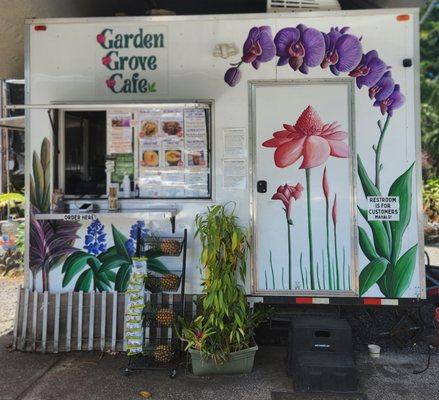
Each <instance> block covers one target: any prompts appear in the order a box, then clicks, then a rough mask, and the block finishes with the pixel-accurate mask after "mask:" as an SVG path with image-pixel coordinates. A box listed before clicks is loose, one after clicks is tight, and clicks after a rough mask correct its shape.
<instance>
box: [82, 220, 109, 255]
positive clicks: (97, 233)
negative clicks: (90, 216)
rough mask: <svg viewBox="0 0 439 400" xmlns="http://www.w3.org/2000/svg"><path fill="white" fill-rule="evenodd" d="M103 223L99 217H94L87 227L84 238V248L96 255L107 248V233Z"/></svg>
mask: <svg viewBox="0 0 439 400" xmlns="http://www.w3.org/2000/svg"><path fill="white" fill-rule="evenodd" d="M104 228H105V227H104V225H103V224H102V222H101V221H99V219H95V220H94V221H93V222H92V223H91V224H90V225H89V226H88V227H87V233H86V235H85V239H84V247H83V248H84V250H87V252H89V253H90V254H94V255H95V256H98V255H99V254H101V253H102V252H104V251H106V250H107V234H106V233H105V232H104Z"/></svg>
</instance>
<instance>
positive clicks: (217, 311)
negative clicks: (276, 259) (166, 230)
mask: <svg viewBox="0 0 439 400" xmlns="http://www.w3.org/2000/svg"><path fill="white" fill-rule="evenodd" d="M231 207H232V205H231V203H228V204H226V205H225V206H223V205H214V206H212V207H209V208H208V210H207V212H206V213H204V214H198V215H197V216H196V218H195V225H196V227H197V231H196V234H195V237H198V238H199V239H200V241H201V244H202V247H203V249H202V252H201V257H200V262H201V265H202V268H203V270H204V277H203V283H202V286H203V296H202V298H201V301H200V307H199V310H200V311H199V313H198V316H197V317H196V318H195V319H194V320H193V321H192V322H190V323H188V322H186V321H185V320H184V319H183V318H180V319H179V326H178V332H179V336H180V338H181V340H182V341H184V342H185V343H186V350H187V349H189V348H193V349H196V350H199V351H200V352H201V353H202V354H203V355H204V356H206V357H208V358H211V359H213V360H214V361H215V362H217V363H221V362H224V361H225V360H227V359H228V357H229V355H230V353H232V352H235V351H239V350H242V349H245V348H248V347H251V346H252V345H253V344H254V340H253V335H254V328H255V327H256V326H257V325H258V324H259V323H260V322H262V321H263V320H264V319H265V318H266V317H267V313H266V312H264V311H258V312H253V311H252V310H251V309H250V308H249V306H248V304H247V300H246V296H245V289H244V287H243V286H242V285H241V284H240V283H239V282H238V281H239V280H241V282H244V280H245V274H246V259H247V251H248V249H249V243H248V240H247V235H246V231H245V230H244V228H242V227H241V226H240V225H239V223H238V217H237V216H236V215H235V211H234V208H231Z"/></svg>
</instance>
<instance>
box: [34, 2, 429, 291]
mask: <svg viewBox="0 0 439 400" xmlns="http://www.w3.org/2000/svg"><path fill="white" fill-rule="evenodd" d="M417 13H418V10H417V9H397V10H364V11H340V12H313V13H294V14H291V13H285V14H252V15H215V16H187V17H186V16H185V17H175V16H170V17H168V16H166V17H117V18H85V19H33V20H27V21H26V23H27V29H26V68H25V69H26V95H27V96H26V103H27V104H29V105H32V104H34V105H35V104H51V103H52V104H53V103H68V104H75V103H78V101H79V102H84V103H91V102H96V101H97V102H105V103H108V102H116V103H124V102H126V101H136V100H137V101H141V102H143V101H144V100H145V96H137V97H136V96H129V97H125V98H120V97H115V96H102V95H100V97H97V96H96V93H95V89H94V85H95V84H96V79H97V76H96V72H95V68H96V67H95V65H96V64H97V61H98V59H97V57H98V55H97V51H96V46H95V42H94V38H95V35H96V33H97V32H98V31H99V28H101V27H104V26H107V25H108V26H112V27H131V28H132V27H138V26H142V27H145V26H148V27H157V26H158V27H163V26H164V27H166V32H167V34H168V36H169V38H173V39H172V40H171V44H170V47H169V49H168V53H167V55H166V61H167V62H166V66H167V67H168V68H169V71H168V73H167V79H169V83H170V84H169V90H168V91H166V92H164V93H156V94H151V95H150V96H149V97H148V98H147V101H148V102H149V101H154V100H156V101H160V102H161V101H173V100H174V101H175V100H179V99H183V98H184V99H188V98H190V99H200V98H213V99H214V100H215V111H214V115H213V118H214V119H215V125H214V145H215V149H214V152H215V153H214V163H215V171H216V176H215V178H216V179H215V182H214V189H215V190H214V192H215V195H214V198H213V200H212V201H201V202H200V201H190V200H182V201H180V200H179V205H180V206H182V208H183V209H182V212H181V213H180V214H179V216H178V219H177V228H178V229H183V228H185V227H188V228H190V229H193V226H192V218H193V215H195V214H196V213H197V212H202V211H204V210H205V207H206V205H209V204H213V203H214V202H224V201H226V200H229V199H232V200H234V201H236V202H237V204H238V207H237V212H238V216H239V217H240V219H241V221H242V222H243V223H244V224H250V223H251V213H250V212H249V209H250V202H251V195H250V191H242V192H237V191H230V190H224V189H223V187H222V180H223V172H224V171H223V168H222V158H223V157H222V150H223V146H224V141H223V135H222V132H223V129H225V128H228V127H245V128H246V129H248V130H249V120H248V118H247V109H248V103H249V98H248V93H247V87H246V85H245V80H248V81H251V80H255V81H256V80H270V79H271V80H272V79H275V80H280V79H292V78H294V79H296V78H297V79H304V78H307V77H306V76H303V75H300V74H293V73H292V71H291V70H290V69H288V67H284V68H283V69H281V68H276V67H275V65H274V64H275V63H274V62H272V63H271V64H270V65H268V64H267V65H263V66H262V67H261V69H260V70H258V71H255V70H251V69H250V68H246V69H245V75H244V81H242V82H241V84H240V85H239V86H237V87H235V88H228V87H227V86H226V85H225V84H224V82H223V80H222V77H223V74H224V72H225V70H226V69H227V68H228V64H229V62H233V61H236V59H239V55H237V56H235V57H232V59H230V60H222V59H214V58H213V56H212V55H211V53H212V51H213V47H214V46H215V44H218V43H229V42H231V43H235V44H236V45H237V46H238V47H240V46H241V44H242V42H243V41H244V40H245V37H246V35H247V32H248V30H249V29H250V28H251V27H252V26H261V25H267V24H268V25H270V26H271V27H272V30H273V32H276V31H277V30H278V29H279V28H280V27H283V26H295V25H297V24H298V23H305V24H307V25H309V26H313V27H316V28H317V29H321V30H322V31H326V30H328V29H329V28H330V27H331V26H336V25H339V26H345V25H348V26H351V32H352V33H354V34H356V35H357V36H361V35H362V36H363V40H362V41H363V45H364V48H365V49H367V50H369V49H372V48H376V49H377V50H378V51H379V52H380V55H381V56H382V58H383V59H384V60H385V61H386V62H387V63H388V64H390V65H392V66H393V72H394V75H395V77H396V80H397V81H398V82H400V83H401V84H402V86H403V88H402V90H403V91H404V92H405V94H406V95H407V104H406V106H405V108H404V111H402V113H404V112H405V118H406V119H405V121H404V122H402V121H401V122H399V124H400V125H399V128H398V129H397V128H394V130H395V131H403V132H405V135H406V141H405V142H404V143H402V142H403V141H401V144H405V145H406V146H405V147H404V149H403V152H404V156H405V158H404V157H402V159H406V160H408V158H411V159H414V158H416V157H414V156H415V154H416V155H419V143H420V130H419V82H418V81H417V78H415V73H416V72H418V71H419V48H418V43H417V38H418V34H417V31H418V18H417ZM402 14H406V15H408V16H409V17H410V21H409V22H405V25H404V27H403V28H401V27H402V26H403V25H402V24H403V23H399V24H396V23H394V21H395V18H396V16H397V15H402ZM194 22H196V23H194ZM39 24H44V25H46V26H47V31H35V30H34V27H35V26H36V25H39ZM401 35H402V36H404V35H405V36H406V37H409V38H412V39H413V40H411V41H410V42H409V43H407V42H406V43H401V41H399V42H396V41H395V38H397V37H398V38H400V37H401ZM182 44H184V45H183V46H182ZM72 54H73V56H72ZM99 56H100V53H99ZM406 57H408V58H413V61H414V67H413V68H412V70H407V69H405V70H403V69H402V67H401V66H400V62H401V60H402V58H406ZM309 77H311V78H313V79H325V78H328V72H327V71H320V70H319V71H312V72H311V73H310V75H309ZM404 77H406V79H405V82H404V79H403V78H404ZM404 86H405V87H404ZM360 96H361V97H367V95H365V93H363V94H362V95H358V94H357V97H360ZM361 102H363V104H364V99H363V100H361V101H360V103H361ZM363 104H359V106H358V107H359V108H358V109H357V111H356V114H357V115H358V112H359V111H360V114H363V108H364V105H363ZM369 107H370V104H369ZM367 112H369V111H367ZM26 114H27V119H26V128H27V129H26V132H27V146H26V151H27V156H26V163H27V164H26V170H27V171H28V174H27V177H26V178H27V181H26V196H29V178H28V175H29V172H31V161H30V160H31V155H32V152H33V151H34V150H37V151H38V149H39V146H40V142H41V140H42V137H43V136H42V135H46V136H50V135H51V133H50V132H51V130H50V126H49V122H48V119H47V116H46V115H45V111H43V110H35V109H33V110H27V111H26ZM377 115H378V114H377ZM367 119H368V118H366V117H365V118H364V119H363V120H362V121H358V124H360V125H361V124H362V123H365V122H364V121H367ZM375 119H376V117H375ZM357 129H358V127H357ZM31 131H32V134H31ZM43 132H45V133H43ZM410 135H412V136H410ZM415 137H416V142H417V144H416V147H417V149H416V151H413V148H412V147H411V146H410V145H409V143H408V142H407V141H408V140H410V141H411V140H413V139H414V138H415ZM250 139H252V138H250ZM250 143H251V142H250V141H249V145H250ZM397 144H398V145H399V144H400V143H393V145H394V146H396V145H397ZM361 146H369V145H368V144H367V143H362V144H361ZM413 147H414V146H413ZM395 150H396V149H395ZM396 153H397V152H396ZM417 158H418V160H417V165H416V176H417V178H416V184H417V185H416V186H417V190H416V192H417V193H416V198H417V202H418V204H417V207H414V208H413V209H414V210H416V209H417V213H418V220H417V221H415V223H413V221H412V223H411V225H410V226H411V228H410V232H411V234H410V235H412V237H413V232H416V240H417V241H418V243H419V247H418V256H419V263H418V265H417V271H416V273H415V274H414V278H413V282H412V285H411V286H410V290H409V292H408V293H407V294H406V295H405V296H404V297H411V298H416V297H421V298H423V297H425V284H424V281H425V279H424V271H423V261H422V257H423V256H422V255H423V240H422V239H423V238H422V214H421V211H420V210H421V207H420V205H421V197H420V195H421V190H420V188H421V179H420V177H421V175H420V164H419V157H417ZM395 159H396V161H398V156H397V154H396V155H395ZM248 162H249V165H251V162H252V160H251V159H249V160H248ZM398 162H399V161H398ZM250 174H251V170H249V176H248V182H250V181H251V178H252V177H251V175H250ZM28 198H29V197H28ZM157 203H158V204H163V202H157ZM168 203H169V202H168ZM26 216H27V218H29V208H28V207H27V209H26ZM416 225H417V226H416ZM26 240H27V243H29V232H28V231H27V232H26ZM190 247H191V248H192V250H193V251H192V254H191V257H190V260H189V261H190V262H189V269H188V282H189V285H188V286H189V288H188V291H189V292H192V293H197V292H199V290H200V286H199V284H200V277H199V274H198V271H197V268H196V266H197V258H198V254H199V252H200V247H199V244H198V243H196V242H195V241H193V240H192V241H191V243H190ZM28 261H29V260H28V255H26V264H27V265H28ZM361 266H363V264H361ZM253 267H255V266H253V265H252V268H253ZM52 274H53V275H52V276H51V283H53V287H54V289H53V290H58V289H60V290H61V289H62V290H71V288H70V287H66V288H61V287H60V286H59V282H60V280H61V274H60V268H55V269H54V270H53V271H52ZM27 277H28V278H27V280H26V286H27V287H30V286H31V282H32V278H31V276H30V274H29V271H28V272H27ZM39 279H40V277H39V275H37V279H36V280H37V287H36V288H37V289H40V287H39V283H38V280H39ZM247 290H248V291H249V292H252V293H255V292H254V290H253V289H252V287H251V285H250V272H249V273H248V279H247ZM258 294H260V293H259V292H258ZM266 294H267V295H274V294H275V293H266ZM324 295H326V293H317V292H316V296H324ZM368 295H369V296H370V297H381V296H382V295H381V294H380V293H379V291H377V290H371V292H370V293H368Z"/></svg>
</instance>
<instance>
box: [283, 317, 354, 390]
mask: <svg viewBox="0 0 439 400" xmlns="http://www.w3.org/2000/svg"><path fill="white" fill-rule="evenodd" d="M287 360H288V361H287V368H288V374H289V375H292V376H293V379H294V388H295V390H298V391H302V392H303V391H333V392H354V391H356V390H357V389H358V376H357V370H356V367H355V363H354V357H353V345H352V330H351V327H350V326H349V324H348V323H347V321H345V320H343V319H339V318H334V317H325V316H301V317H293V318H292V320H291V325H290V330H289V345H288V357H287Z"/></svg>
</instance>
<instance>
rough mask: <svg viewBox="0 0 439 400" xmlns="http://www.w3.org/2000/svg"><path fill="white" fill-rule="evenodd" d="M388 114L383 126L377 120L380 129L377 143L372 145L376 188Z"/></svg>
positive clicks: (381, 167) (378, 180)
mask: <svg viewBox="0 0 439 400" xmlns="http://www.w3.org/2000/svg"><path fill="white" fill-rule="evenodd" d="M390 118H391V116H390V114H387V118H386V121H385V122H384V126H382V124H381V121H378V128H379V129H380V138H379V140H378V145H377V146H376V147H375V145H374V146H373V147H372V148H373V150H374V152H375V186H376V187H377V189H378V190H379V189H380V172H381V170H382V169H383V164H381V161H380V158H381V149H382V146H383V141H384V136H385V134H386V131H387V127H388V126H389V122H390Z"/></svg>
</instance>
